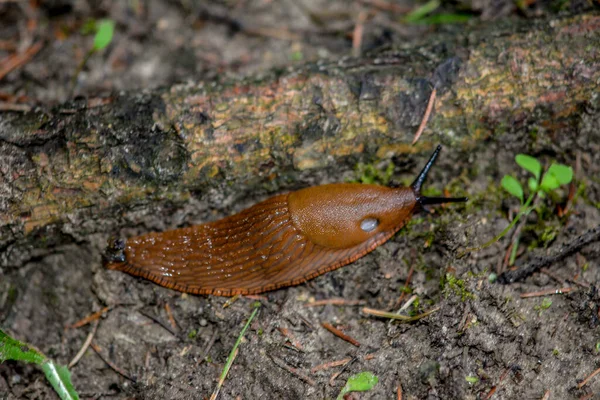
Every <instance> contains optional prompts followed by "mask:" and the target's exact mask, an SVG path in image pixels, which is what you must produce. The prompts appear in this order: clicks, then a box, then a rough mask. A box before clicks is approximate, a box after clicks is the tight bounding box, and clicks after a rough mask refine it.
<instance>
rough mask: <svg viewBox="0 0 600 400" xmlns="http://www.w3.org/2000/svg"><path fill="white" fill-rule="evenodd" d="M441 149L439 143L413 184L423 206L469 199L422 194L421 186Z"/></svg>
mask: <svg viewBox="0 0 600 400" xmlns="http://www.w3.org/2000/svg"><path fill="white" fill-rule="evenodd" d="M441 150H442V145H439V144H438V146H437V147H436V149H435V151H434V152H433V154H432V155H431V157H429V161H427V164H425V167H423V170H422V171H421V173H420V174H419V175H418V176H417V178H416V179H415V180H414V182H413V183H412V185H411V187H412V189H413V191H414V193H415V196H416V198H417V203H419V205H420V206H421V207H425V206H429V205H435V204H445V203H464V202H466V201H467V200H468V198H467V197H426V196H422V195H421V187H422V186H423V183H424V182H425V179H427V174H429V170H431V167H433V164H434V163H435V160H436V159H437V157H438V155H439V154H440V151H441Z"/></svg>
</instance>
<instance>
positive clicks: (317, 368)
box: [310, 358, 352, 374]
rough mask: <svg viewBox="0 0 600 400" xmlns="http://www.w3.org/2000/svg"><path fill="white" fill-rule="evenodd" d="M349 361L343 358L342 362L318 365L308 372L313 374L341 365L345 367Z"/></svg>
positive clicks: (349, 359)
mask: <svg viewBox="0 0 600 400" xmlns="http://www.w3.org/2000/svg"><path fill="white" fill-rule="evenodd" d="M350 361H352V359H351V358H344V359H343V360H338V361H330V362H326V363H324V364H320V365H317V366H316V367H313V368H312V369H311V370H310V372H311V373H313V374H314V373H315V372H318V371H322V370H325V369H329V368H334V367H339V366H341V365H346V364H348V363H349V362H350Z"/></svg>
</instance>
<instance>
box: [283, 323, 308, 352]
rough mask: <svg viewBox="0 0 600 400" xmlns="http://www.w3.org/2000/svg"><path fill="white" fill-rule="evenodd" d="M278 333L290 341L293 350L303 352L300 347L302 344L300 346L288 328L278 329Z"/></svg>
mask: <svg viewBox="0 0 600 400" xmlns="http://www.w3.org/2000/svg"><path fill="white" fill-rule="evenodd" d="M279 332H281V334H282V335H283V336H285V337H286V338H287V339H288V340H289V341H290V343H291V344H292V346H294V347H295V348H297V349H298V350H300V351H303V350H304V348H303V347H302V344H300V342H299V341H298V339H296V337H295V336H294V334H293V333H292V332H291V331H290V330H289V329H288V328H283V327H279Z"/></svg>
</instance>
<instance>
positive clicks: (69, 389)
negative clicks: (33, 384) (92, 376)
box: [0, 329, 79, 400]
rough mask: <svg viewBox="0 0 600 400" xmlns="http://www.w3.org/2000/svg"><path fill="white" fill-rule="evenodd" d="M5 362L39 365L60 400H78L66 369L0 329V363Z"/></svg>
mask: <svg viewBox="0 0 600 400" xmlns="http://www.w3.org/2000/svg"><path fill="white" fill-rule="evenodd" d="M6 360H15V361H23V362H26V363H33V364H37V365H39V366H40V367H41V368H42V371H44V374H45V375H46V379H48V382H50V384H51V385H52V387H53V388H54V390H55V391H56V393H57V394H58V396H59V397H60V398H61V399H62V400H77V399H79V395H78V394H77V392H76V391H75V388H74V387H73V383H72V382H71V373H70V372H69V370H68V369H67V367H65V366H62V365H57V364H55V363H54V361H52V360H50V359H49V358H48V357H46V356H45V355H44V354H43V353H42V352H40V351H39V350H37V349H35V348H33V347H32V346H30V345H28V344H27V343H23V342H20V341H18V340H16V339H13V338H12V337H10V336H9V335H7V334H6V333H4V332H3V331H2V330H1V329H0V363H3V362H4V361H6Z"/></svg>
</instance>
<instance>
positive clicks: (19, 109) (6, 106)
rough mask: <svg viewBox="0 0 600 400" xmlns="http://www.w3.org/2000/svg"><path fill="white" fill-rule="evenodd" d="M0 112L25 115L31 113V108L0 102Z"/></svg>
mask: <svg viewBox="0 0 600 400" xmlns="http://www.w3.org/2000/svg"><path fill="white" fill-rule="evenodd" d="M0 111H16V112H24V113H26V112H29V111H31V106H29V105H27V104H17V103H8V102H5V101H0Z"/></svg>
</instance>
